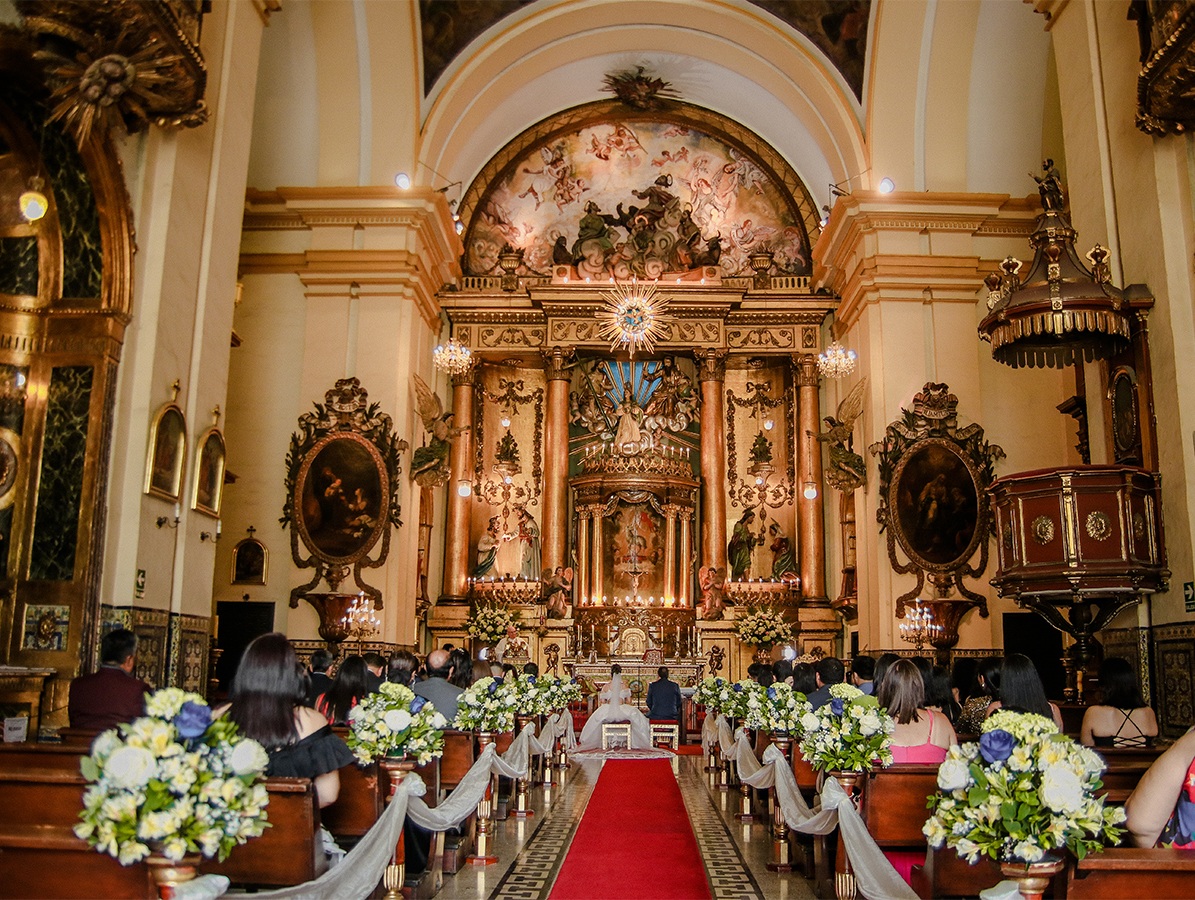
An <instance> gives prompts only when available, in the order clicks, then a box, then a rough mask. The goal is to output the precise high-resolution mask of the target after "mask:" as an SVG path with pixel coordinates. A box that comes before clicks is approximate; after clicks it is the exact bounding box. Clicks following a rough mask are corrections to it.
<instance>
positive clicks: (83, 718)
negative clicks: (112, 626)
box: [67, 628, 150, 731]
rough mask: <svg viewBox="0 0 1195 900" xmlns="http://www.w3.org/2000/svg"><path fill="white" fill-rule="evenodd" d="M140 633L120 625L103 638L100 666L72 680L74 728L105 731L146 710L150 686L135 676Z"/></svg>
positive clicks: (70, 701)
mask: <svg viewBox="0 0 1195 900" xmlns="http://www.w3.org/2000/svg"><path fill="white" fill-rule="evenodd" d="M136 656H137V635H135V634H133V632H131V631H129V630H128V629H125V628H118V629H116V630H115V631H110V632H108V633H107V634H106V635H104V639H103V640H102V641H100V668H99V671H98V672H93V673H92V674H91V675H81V676H80V677H78V678H76V679H75V680H74V681H72V682H71V695H70V700H69V701H68V703H67V712H68V715H69V716H70V725H71V728H84V729H88V730H94V731H103V730H105V729H107V728H112V727H114V726H116V725H119V724H120V723H121V722H132V721H133V720H134V719H135V718H137V717H138V716H141V715H144V713H145V695H146V694H147V693H149V691H150V687H149V685H148V684H146V683H145V682H144V681H141V680H140V679H139V678H134V677H133V663H134V661H135V659H136Z"/></svg>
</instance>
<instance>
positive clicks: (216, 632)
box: [212, 616, 220, 641]
mask: <svg viewBox="0 0 1195 900" xmlns="http://www.w3.org/2000/svg"><path fill="white" fill-rule="evenodd" d="M212 637H213V638H215V639H216V640H217V641H218V640H220V617H219V616H212Z"/></svg>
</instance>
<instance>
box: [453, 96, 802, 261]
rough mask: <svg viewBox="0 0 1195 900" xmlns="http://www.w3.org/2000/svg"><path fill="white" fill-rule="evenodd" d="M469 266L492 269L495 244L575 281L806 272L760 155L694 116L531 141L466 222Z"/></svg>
mask: <svg viewBox="0 0 1195 900" xmlns="http://www.w3.org/2000/svg"><path fill="white" fill-rule="evenodd" d="M467 237H468V241H467V245H466V268H467V270H468V272H469V273H470V274H473V275H489V274H500V273H501V269H500V267H499V265H498V257H499V255H500V254H501V253H502V251H503V248H504V247H506V246H507V245H509V246H510V247H512V248H514V249H516V250H519V251H522V254H523V256H522V265H523V266H524V267H525V269H526V271H527V272H528V273H538V274H551V273H553V272H559V271H561V267H562V266H568V267H571V268H569V269H568V270H567V271H569V272H570V273H571V274H572V275H575V277H576V278H578V279H593V280H595V281H597V280H603V281H608V280H609V279H610V278H612V277H613V278H617V279H622V280H629V279H631V278H632V277H637V278H649V279H654V278H659V277H661V276H664V275H666V274H667V273H686V272H689V271H691V270H692V271H696V270H701V271H705V270H706V268H707V267H714V268H716V269H717V270H718V272H719V273H720V274H721V275H722V276H733V275H749V274H752V271H753V270H752V268H751V265H750V262H749V260H750V257H751V256H752V254H755V253H758V252H760V251H767V252H768V253H770V254H771V255H772V271H773V272H774V273H775V274H788V275H806V274H808V273H809V271H810V263H809V260H810V255H809V239H808V236H807V234H806V230H805V226H804V223H803V222H802V220H801V218H800V212H799V210H798V208H797V207H796V206H795V205H794V203H793V201H792V200H791V198H789V197H787V196H786V192H784V191H782V190H780V185H779V183H778V179H777V177H776V175H775V173H773V172H772V171H771V170H770V169H769V168H768V167H767V165H766V164H764V163H763V161H762V159H761V158H759V157H756V156H755V155H753V154H751V153H748V152H747V151H746V150H744V149H742V148H741V147H739V146H735V145H734V144H732V143H731V142H730V141H729V140H725V139H722V138H719V137H715V136H713V135H711V134H707V133H703V132H702V131H700V130H699V129H698V128H696V127H695V126H693V125H691V124H680V123H679V122H675V121H666V120H657V119H653V118H650V117H647V116H643V117H637V116H630V117H621V118H618V117H611V118H608V119H607V120H606V121H599V122H593V123H590V124H587V125H584V126H583V127H578V128H576V129H575V130H573V131H571V132H567V133H563V134H559V133H558V134H555V135H553V136H550V137H548V138H547V139H546V140H545V141H540V142H539V143H537V144H533V145H531V146H529V147H528V148H527V149H526V150H525V151H524V152H523V153H522V154H521V156H519V157H518V158H517V159H516V160H515V161H514V162H513V163H512V164H511V165H509V166H507V167H506V168H505V170H504V171H503V173H502V174H501V175H500V176H499V177H498V178H497V179H496V180H495V182H494V183H493V184H492V185H491V187H490V189H489V191H488V193H487V195H486V197H485V198H484V200H483V201H482V203H481V204H480V206H479V207H478V208H477V209H476V210H475V212H474V215H473V218H472V220H471V222H470V229H469V233H468V236H467Z"/></svg>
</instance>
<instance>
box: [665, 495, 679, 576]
mask: <svg viewBox="0 0 1195 900" xmlns="http://www.w3.org/2000/svg"><path fill="white" fill-rule="evenodd" d="M664 512H665V513H666V514H667V516H668V518H667V519H665V520H664V596H665V597H673V598H675V597H676V514H677V512H678V510H677V508H676V507H675V506H671V505H669V506H665V507H664Z"/></svg>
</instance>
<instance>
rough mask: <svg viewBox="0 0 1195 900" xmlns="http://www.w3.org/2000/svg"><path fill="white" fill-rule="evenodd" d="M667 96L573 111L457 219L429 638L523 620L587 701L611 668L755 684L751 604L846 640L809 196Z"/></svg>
mask: <svg viewBox="0 0 1195 900" xmlns="http://www.w3.org/2000/svg"><path fill="white" fill-rule="evenodd" d="M651 99H652V101H653V102H651V103H648V104H646V105H644V104H641V103H638V102H637V103H634V104H630V103H624V102H621V101H617V100H616V101H603V102H598V103H589V104H585V105H583V106H579V107H576V108H574V109H572V110H568V111H566V112H564V113H561V114H560V115H558V116H556V117H554V118H553V119H551V120H547V121H545V122H542V123H540V124H538V125H536V126H534V127H533V128H531V129H529V130H528V131H527V132H525V133H524V134H522V135H520V136H519V137H518V138H516V139H515V140H514V141H512V142H511V144H509V145H508V146H507V147H505V148H503V149H502V150H500V151H499V152H498V153H497V154H495V156H494V157H493V158H492V159H491V161H490V162H489V163H488V164H487V165H486V166H485V167H484V168H483V170H482V171H481V172H480V173H479V174H478V176H477V178H476V179H475V180H474V181H473V183H472V184H471V185H470V186H469V188H468V189H467V190H466V191H465V193H464V196H463V197H462V198H461V202H460V205H459V213H460V220H461V226H462V231H463V235H462V237H463V240H464V247H465V254H464V257H463V259H462V270H463V272H464V276H463V277H462V278H461V279H460V281H459V283H457V284H454V285H451V286H450V287H448V288H446V289H445V290H444V291H442V292H441V294H440V295H439V301H440V303H441V307H442V309H443V310H444V312H445V314H446V316H447V318H448V320H449V322H450V324H451V332H450V335H449V337H450V340H451V342H452V345H453V346H454V347H463V348H468V350H469V351H470V354H469V359H470V362H469V364H468V365H467V366H465V367H463V370H462V371H458V372H457V373H456V374H455V375H454V376H453V396H452V403H451V409H452V412H453V413H454V415H455V424H456V426H457V427H460V426H464V425H468V426H469V427H468V430H467V431H464V432H462V433H461V434H460V435H459V436H457V437H456V439H455V441H454V443H453V445H452V449H451V455H450V458H449V460H448V464H447V465H446V466H445V468H444V472H443V476H442V477H443V481H444V482H445V483H446V484H447V492H448V511H447V528H446V545H445V561H444V582H443V589H442V592H441V594H440V597H439V600H438V602H436V603H435V604H434V605H433V606H432V607H431V609H430V610H429V611H428V616H427V627H428V630H429V633H430V635H431V641H432V644H433V645H435V646H439V645H441V644H443V643H445V642H451V643H454V644H457V645H461V644H464V645H466V646H467V645H469V643H470V640H469V638H468V636H467V633H466V619H467V618H468V616H469V614H470V610H471V609H476V608H477V605H478V604H479V603H480V604H491V603H497V604H501V605H505V606H508V607H511V608H513V609H517V610H518V611H519V613H520V626H519V627H520V636H519V637H518V645H519V648H520V650H522V642H523V641H524V640H525V641H527V642H528V644H529V646H528V647H527V648H526V655H527V656H528V657H529V658H530V659H533V660H536V661H537V662H538V663H539V664H540V667H541V670H543V671H546V672H547V673H549V674H557V675H566V674H567V673H569V672H572V673H574V674H576V675H577V676H578V677H580V678H582V679H587V680H589V681H590V685H591V686H592V683H593V679H603V677H604V676H605V675H608V673H609V666H610V664H611V662H612V661H619V662H620V663H621V664H622V665H623V671H624V677H627V676H629V677H630V681H631V682H632V683H633V684H642V683H644V682H646V681H647V680H650V678H648V677H647V676H648V674H649V673H650V676H651V677H654V672H655V669H656V668H657V667H658V666H659V665H660V664H661V663H665V664H667V665H668V666H669V668H670V669H671V670H672V671H673V672H674V673H675V674H676V675H677V676H678V680H679V681H680V682H681V683H682V685H683V684H685V683H692V681H693V679H695V678H697V677H698V676H699V675H700V674H702V673H705V674H708V673H710V672H721V673H722V674H724V675H731V676H733V677H736V678H738V677H741V675H742V673H743V670H744V669H745V668H746V664H747V663H748V662H749V661H750V659H751V657H752V654H753V653H754V652H755V650H756V648H755V647H753V646H746V645H742V644H741V643H740V641H739V640H738V638H737V636H736V633H735V627H734V623H735V619H736V617H737V616H738V615H739V614H740V613H741V612H742V611H744V610H746V609H747V607H748V606H757V605H760V604H765V603H766V604H769V605H773V606H775V607H777V608H779V609H781V610H783V612H784V614H785V616H786V618H787V619H788V620H789V621H790V622H791V623H792V625H793V626H794V629H796V630H797V631H798V634H797V637H796V638H795V640H794V648H795V649H796V651H797V652H798V653H808V652H814V651H817V652H820V653H827V654H828V653H835V652H837V647H836V640H837V638H838V636H839V635H840V632H841V623H840V620H839V619H838V616H837V614H836V613H835V611H834V610H833V609H831V606H830V603H829V601H828V599H827V591H826V583H825V574H824V558H825V540H824V522H823V510H822V504H823V486H822V475H821V471H822V464H821V452H822V451H821V444H820V443H819V442H818V441H817V438H816V435H817V433H818V431H819V425H820V422H821V413H820V407H819V396H818V395H819V374H818V368H817V354H818V353H819V351H820V350H821V349H822V342H823V337H822V335H823V329H824V326H825V322H826V318H827V316H828V314H829V313H830V312H831V311H832V310H833V307H834V298H833V297H831V296H829V295H825V294H814V293H813V292H812V291H811V290H810V287H809V272H810V259H811V255H810V250H811V240H810V235H811V234H813V235H815V236H816V234H817V228H818V224H819V221H818V220H819V216H818V213H817V206H816V205H815V204H814V202H813V200H812V197H811V195H810V193H809V191H808V190H807V189H806V187H805V185H804V184H803V183H802V182H801V180H800V179H799V177H798V176H797V175H796V173H795V172H794V171H793V170H792V168H791V166H790V165H789V164H788V163H787V162H786V161H785V160H784V159H783V158H782V157H781V156H780V155H779V154H778V153H776V151H775V150H774V149H773V148H771V147H769V146H768V145H767V144H765V143H764V142H763V141H761V140H760V139H759V138H758V137H757V136H756V135H754V134H752V133H750V132H748V131H746V130H745V129H744V128H743V127H742V126H741V125H739V124H738V123H735V122H733V121H731V120H729V119H726V118H724V117H722V116H719V115H717V114H714V113H712V112H709V111H708V110H702V109H699V108H696V107H692V106H689V105H687V104H684V103H682V102H679V101H675V100H665V99H663V98H659V97H653V98H651ZM644 298H646V299H644ZM640 301H643V302H642V303H640ZM628 304H629V306H628ZM639 307H642V308H639ZM620 310H621V312H620ZM640 313H642V314H643V315H642V316H640ZM624 314H625V315H624ZM620 315H621V316H622V318H620ZM628 323H631V324H630V325H629V326H628ZM645 323H647V325H645ZM628 327H631V328H634V327H645V328H646V330H647V332H648V334H647V340H645V341H643V342H641V343H636V342H634V341H631V342H629V343H628V341H626V340H625V339H624V337H625V332H626V329H627V328H628ZM775 652H777V653H778V652H779V648H776V650H775ZM506 656H507V657H508V658H509V657H510V656H511V654H510V653H509V652H507V653H506ZM514 658H516V659H517V658H521V657H519V656H515V657H514ZM640 676H643V677H640Z"/></svg>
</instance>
